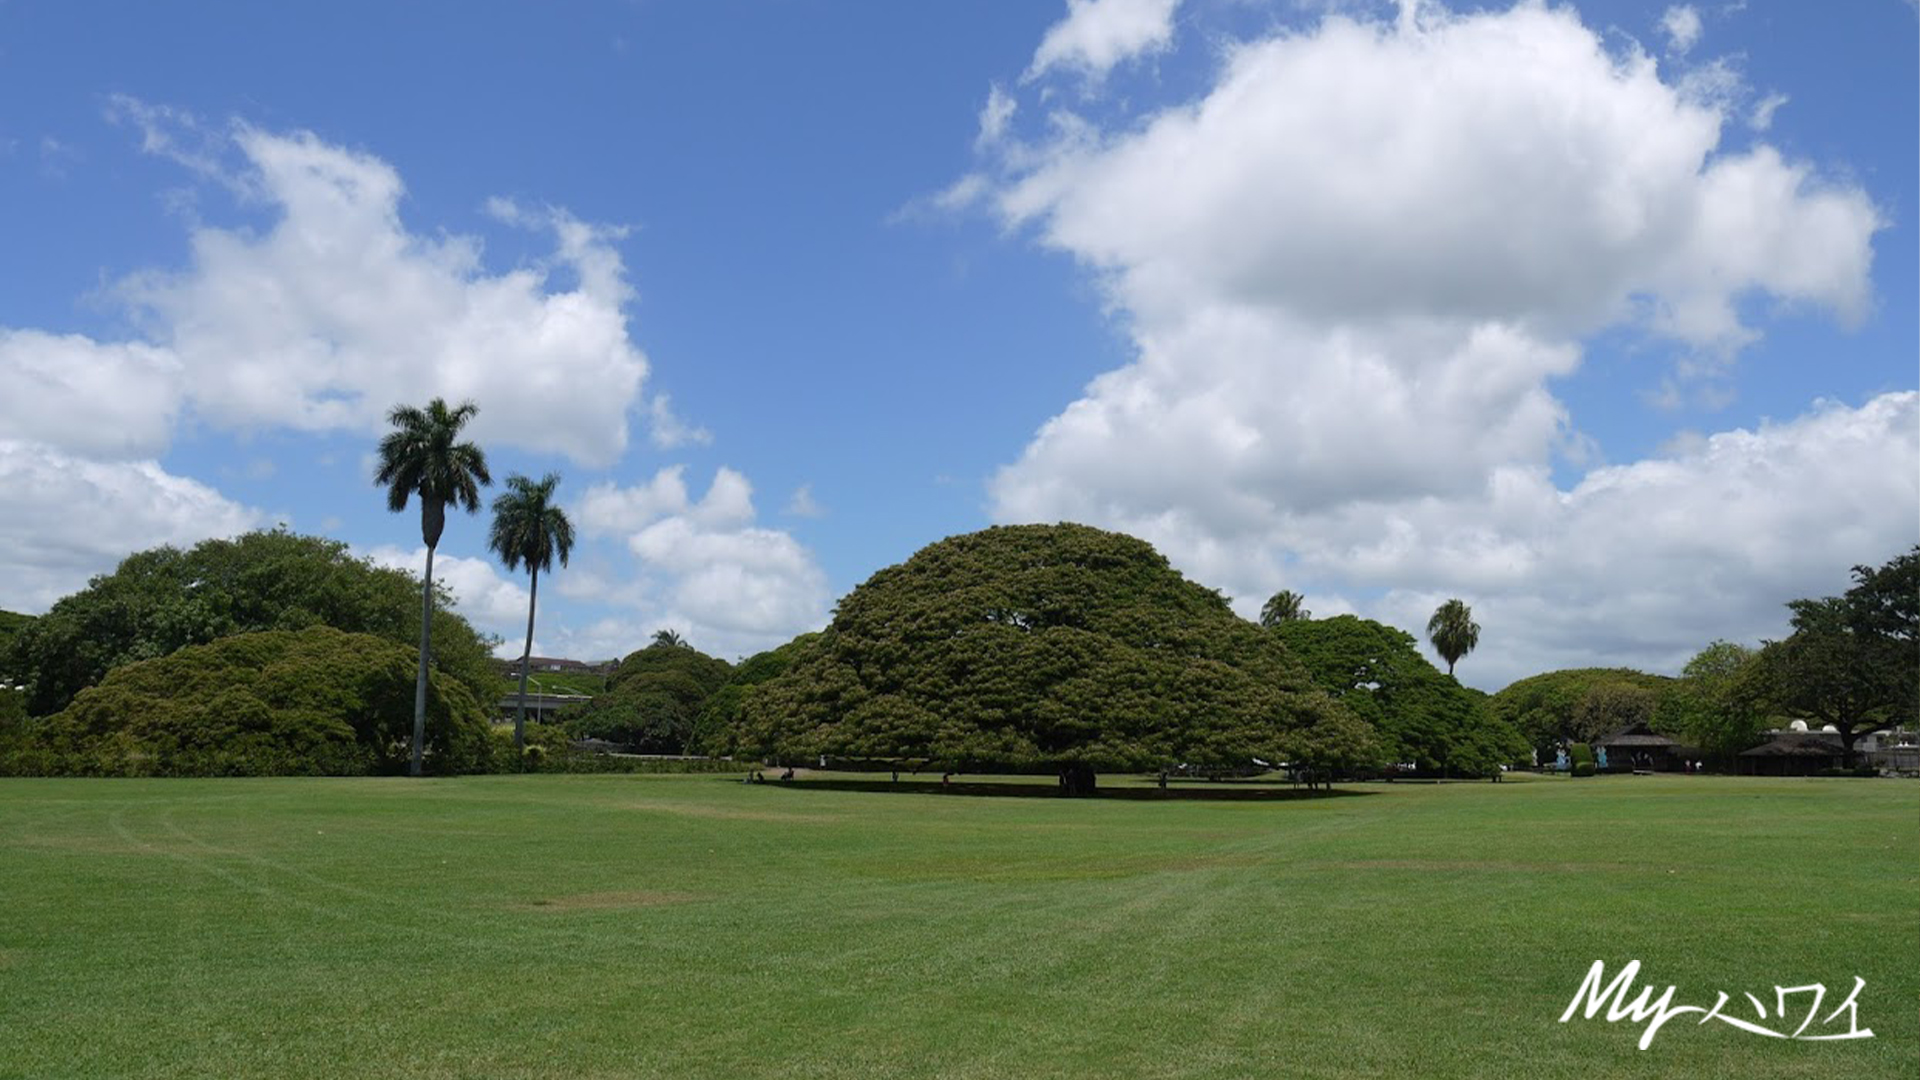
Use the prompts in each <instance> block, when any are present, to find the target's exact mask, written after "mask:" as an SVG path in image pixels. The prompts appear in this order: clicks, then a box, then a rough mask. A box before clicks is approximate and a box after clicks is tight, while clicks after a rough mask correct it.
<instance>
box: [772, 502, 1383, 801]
mask: <svg viewBox="0 0 1920 1080" xmlns="http://www.w3.org/2000/svg"><path fill="white" fill-rule="evenodd" d="M740 712H741V715H740V719H739V721H738V723H737V730H736V732H735V740H736V745H738V746H740V747H742V748H744V749H745V750H746V751H747V752H752V753H760V754H765V755H769V756H771V757H772V758H773V759H776V760H778V759H787V760H791V759H797V758H806V757H812V756H814V755H817V754H823V753H824V754H835V755H840V756H846V757H863V758H902V757H907V758H924V759H929V760H934V761H940V762H944V763H947V764H949V765H951V766H953V767H956V768H972V767H977V766H982V765H998V766H1015V767H1033V766H1046V767H1051V768H1053V769H1055V770H1057V771H1058V773H1059V775H1060V779H1061V786H1062V788H1063V790H1065V791H1068V792H1070V793H1084V792H1088V791H1091V790H1092V789H1093V786H1094V783H1095V775H1096V771H1097V770H1100V769H1161V768H1165V767H1168V766H1172V765H1177V764H1181V763H1186V764H1193V765H1203V766H1237V765H1244V764H1246V763H1247V762H1248V761H1249V760H1250V759H1253V758H1261V759H1264V760H1271V761H1281V760H1287V759H1288V758H1289V756H1290V755H1292V754H1293V753H1294V752H1295V751H1296V750H1300V749H1302V748H1304V747H1307V746H1308V745H1309V744H1310V743H1311V742H1312V739H1311V738H1310V737H1311V736H1312V735H1313V732H1314V729H1315V728H1316V727H1317V726H1318V725H1319V724H1321V723H1327V724H1337V723H1341V722H1344V721H1347V720H1352V716H1351V714H1350V713H1348V712H1347V711H1346V710H1344V709H1343V708H1341V707H1340V706H1338V705H1337V704H1335V703H1334V702H1332V701H1331V700H1330V699H1328V698H1326V697H1325V695H1324V694H1321V693H1320V692H1319V691H1318V690H1316V689H1315V688H1314V687H1313V684H1312V681H1311V680H1310V679H1309V678H1308V677H1307V674H1306V672H1305V671H1304V670H1302V669H1301V667H1300V665H1299V664H1298V663H1297V662H1296V661H1294V660H1293V659H1292V658H1291V657H1290V656H1288V654H1287V651H1286V646H1285V645H1283V644H1282V643H1281V642H1280V640H1279V638H1278V637H1277V636H1275V635H1273V634H1271V633H1269V632H1267V631H1264V630H1262V629H1261V628H1260V627H1258V626H1256V625H1255V624H1253V623H1249V622H1247V621H1245V620H1243V619H1241V618H1239V617H1238V616H1236V615H1234V614H1233V611H1232V610H1231V609H1230V608H1229V607H1228V605H1227V601H1226V599H1225V598H1224V597H1223V596H1221V595H1220V594H1219V593H1218V592H1216V591H1214V590H1212V589H1207V588H1203V587H1201V586H1199V585H1196V584H1193V583H1192V582H1189V581H1187V580H1185V579H1184V578H1182V577H1181V576H1180V574H1179V573H1178V572H1176V571H1175V570H1173V569H1172V568H1171V567H1170V566H1168V564H1167V560H1166V559H1165V558H1164V557H1163V556H1161V555H1160V553H1159V552H1157V551H1155V550H1154V549H1153V548H1152V547H1151V546H1149V545H1148V544H1146V543H1144V542H1142V541H1140V540H1136V539H1134V538H1133V537H1130V536H1123V535H1120V534H1118V533H1110V532H1103V531H1100V530H1098V529H1091V528H1088V527H1086V526H1083V525H1021V526H1001V527H995V528H991V529H987V530H984V531H982V532H976V533H970V534H967V535H964V536H956V537H951V538H949V539H947V540H943V541H941V542H939V543H937V544H933V545H931V546H929V547H926V548H924V549H922V550H921V551H919V552H918V553H916V554H915V555H914V556H913V557H912V558H911V559H909V560H908V561H907V562H906V563H904V564H903V565H900V566H893V567H889V568H887V569H884V570H881V571H880V572H879V573H877V574H875V575H873V577H871V578H869V579H868V580H867V581H866V582H865V583H864V584H862V585H861V586H859V587H858V588H856V589H854V590H853V592H852V593H850V594H848V595H847V596H846V597H845V598H843V599H842V600H841V602H840V604H839V607H838V609H837V611H836V614H835V616H834V619H833V622H832V624H831V625H830V626H829V627H828V628H827V629H826V630H825V631H824V632H823V633H822V634H821V635H820V637H819V638H818V639H817V640H816V641H814V642H812V643H811V644H810V645H809V646H808V647H807V648H806V649H805V650H804V651H803V652H802V653H801V655H800V656H798V657H797V658H795V660H794V662H793V664H792V666H791V667H789V668H788V669H787V670H786V672H784V673H783V674H781V675H778V676H776V677H774V678H772V679H770V680H768V681H766V682H764V683H762V684H760V686H759V687H758V688H757V689H755V690H754V691H753V692H752V693H750V694H747V695H745V696H744V698H743V700H742V703H741V710H740ZM1353 722H1354V723H1355V724H1356V725H1358V721H1353ZM1335 741H1336V740H1332V739H1329V740H1328V742H1329V743H1332V742H1335ZM1349 741H1351V742H1353V743H1355V744H1364V743H1365V742H1367V741H1368V740H1367V739H1366V738H1365V729H1364V725H1358V728H1357V730H1356V733H1355V738H1354V739H1353V740H1349ZM1355 752H1359V747H1358V746H1357V745H1356V750H1355Z"/></svg>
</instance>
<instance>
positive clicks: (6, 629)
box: [0, 611, 33, 683]
mask: <svg viewBox="0 0 1920 1080" xmlns="http://www.w3.org/2000/svg"><path fill="white" fill-rule="evenodd" d="M32 622H33V616H31V615H22V614H20V613H19V612H17V611H0V683H14V682H24V681H26V676H25V675H24V674H21V673H20V672H18V671H16V670H14V664H15V661H14V659H13V639H14V638H15V637H16V636H18V635H19V633H20V631H22V630H24V629H26V627H27V626H28V624H30V623H32Z"/></svg>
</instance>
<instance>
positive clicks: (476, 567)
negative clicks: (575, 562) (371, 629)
mask: <svg viewBox="0 0 1920 1080" xmlns="http://www.w3.org/2000/svg"><path fill="white" fill-rule="evenodd" d="M360 554H363V555H365V556H366V557H367V558H368V559H371V560H373V562H374V564H375V565H377V566H386V567H392V568H393V569H396V570H405V571H407V572H408V573H410V574H413V575H414V576H415V577H416V578H417V577H418V576H419V575H421V574H424V573H425V572H426V570H427V549H426V548H425V547H418V548H414V549H413V550H411V551H408V550H406V549H404V548H398V547H394V546H393V545H391V544H382V545H380V546H379V547H375V548H373V549H371V550H368V551H365V552H361V553H360ZM554 569H555V570H556V571H557V570H559V569H560V568H559V567H558V566H556V567H554ZM504 575H505V571H503V570H502V569H501V567H500V566H498V565H497V564H495V563H494V562H493V561H492V560H489V559H471V558H466V557H464V556H460V555H449V554H447V553H446V552H443V551H438V550H436V551H435V552H434V555H433V578H434V580H435V581H438V582H440V583H441V584H442V585H444V586H446V587H447V590H448V591H449V592H451V593H452V594H453V607H454V610H456V611H458V612H459V613H460V614H461V615H463V616H465V617H466V619H467V621H468V622H470V623H472V624H473V625H474V626H475V627H478V628H479V629H481V630H483V631H485V632H487V633H490V634H495V635H497V636H499V637H500V638H501V639H502V642H503V644H502V646H501V648H502V649H503V650H506V648H507V646H508V645H511V646H512V648H511V650H508V651H504V652H502V654H501V655H508V654H509V652H510V654H511V655H513V656H518V655H520V648H521V646H522V645H523V644H525V642H526V634H527V601H528V598H529V593H528V591H527V586H526V585H525V584H523V583H522V581H523V580H524V579H525V575H524V574H521V575H516V577H517V578H518V579H519V580H516V579H515V578H508V577H506V576H504ZM540 577H541V580H542V582H543V583H546V582H550V581H551V578H550V577H549V576H548V575H547V574H541V575H540ZM542 591H543V592H544V591H545V589H544V587H543V589H542ZM535 621H536V623H537V622H538V614H537V613H536V615H535ZM535 629H536V630H538V629H539V627H538V626H536V627H535Z"/></svg>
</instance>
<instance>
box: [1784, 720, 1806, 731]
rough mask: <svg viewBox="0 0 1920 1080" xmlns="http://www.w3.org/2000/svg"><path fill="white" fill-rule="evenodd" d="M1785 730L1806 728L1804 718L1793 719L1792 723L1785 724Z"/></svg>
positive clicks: (1802, 729) (1803, 729)
mask: <svg viewBox="0 0 1920 1080" xmlns="http://www.w3.org/2000/svg"><path fill="white" fill-rule="evenodd" d="M1787 730H1788V731H1805V730H1807V722H1806V721H1805V720H1795V721H1794V722H1793V723H1791V724H1788V725H1787Z"/></svg>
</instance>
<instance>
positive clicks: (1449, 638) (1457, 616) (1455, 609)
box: [1427, 600, 1480, 675]
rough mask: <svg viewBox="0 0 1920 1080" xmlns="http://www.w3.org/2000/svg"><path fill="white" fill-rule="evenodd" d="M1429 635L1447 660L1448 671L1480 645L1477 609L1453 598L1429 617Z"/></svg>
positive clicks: (1434, 647) (1437, 649)
mask: <svg viewBox="0 0 1920 1080" xmlns="http://www.w3.org/2000/svg"><path fill="white" fill-rule="evenodd" d="M1427 638H1428V640H1430V641H1432V642H1433V649H1434V651H1435V652H1437V653H1439V654H1440V658H1441V659H1442V660H1445V661H1446V662H1447V674H1449V675H1451V674H1453V665H1454V664H1455V663H1457V662H1459V660H1460V658H1461V657H1463V656H1465V655H1467V654H1468V653H1470V652H1472V651H1473V649H1474V646H1476V645H1478V644H1480V624H1479V623H1477V622H1474V621H1473V609H1472V608H1470V607H1468V606H1467V605H1466V603H1465V602H1464V601H1461V600H1449V601H1447V602H1446V603H1444V604H1441V605H1440V606H1439V607H1438V608H1436V609H1434V612H1433V618H1431V619H1428V620H1427Z"/></svg>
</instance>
